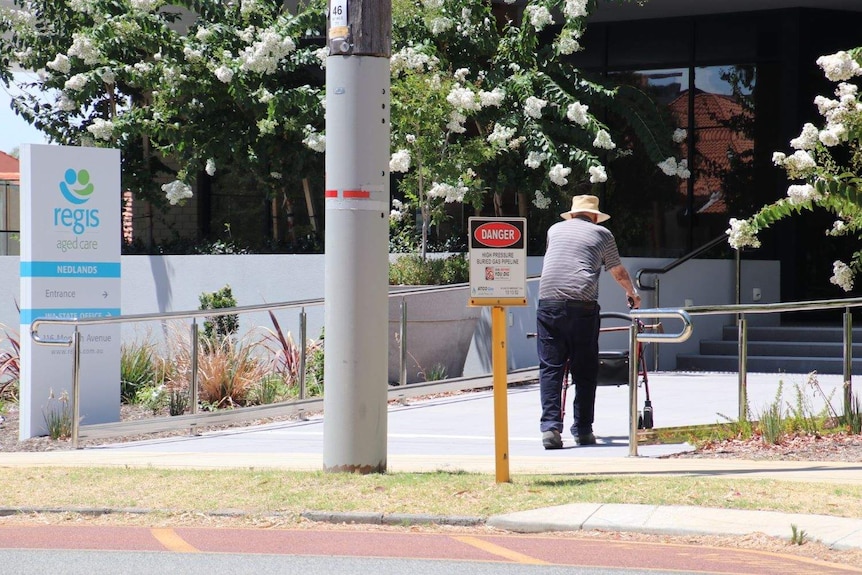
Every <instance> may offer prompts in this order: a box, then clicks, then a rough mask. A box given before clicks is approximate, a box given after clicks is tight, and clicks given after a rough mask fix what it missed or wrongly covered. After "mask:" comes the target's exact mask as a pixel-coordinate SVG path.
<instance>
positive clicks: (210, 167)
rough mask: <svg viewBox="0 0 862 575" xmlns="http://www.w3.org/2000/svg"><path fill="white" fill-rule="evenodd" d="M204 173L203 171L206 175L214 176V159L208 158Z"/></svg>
mask: <svg viewBox="0 0 862 575" xmlns="http://www.w3.org/2000/svg"><path fill="white" fill-rule="evenodd" d="M204 171H205V172H206V173H207V174H208V175H210V176H214V175H215V173H216V162H215V158H209V159H208V160H207V165H206V167H205V168H204Z"/></svg>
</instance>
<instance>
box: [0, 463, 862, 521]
mask: <svg viewBox="0 0 862 575" xmlns="http://www.w3.org/2000/svg"><path fill="white" fill-rule="evenodd" d="M0 485H2V493H3V496H2V500H0V507H5V508H41V509H45V508H67V509H87V508H89V509H93V508H97V509H103V508H108V509H129V508H136V509H146V510H153V511H162V512H170V513H188V512H199V513H213V512H218V511H226V510H242V511H244V512H247V513H250V514H257V515H265V514H273V513H278V514H283V515H287V516H291V515H294V514H295V515H297V516H298V514H300V513H302V512H305V511H331V512H350V511H363V512H376V513H421V514H431V515H457V516H471V517H483V518H484V517H488V516H491V515H496V514H501V513H508V512H513V511H520V510H525V509H535V508H539V507H546V506H553V505H563V504H567V503H632V504H648V505H696V506H704V507H716V508H728V509H758V510H770V511H780V512H787V513H815V514H824V515H832V516H836V517H862V486H855V485H829V484H823V483H802V482H790V481H775V480H753V479H752V480H747V479H737V478H734V479H727V478H704V477H681V476H674V477H668V476H661V477H653V476H640V475H626V476H607V475H522V476H516V477H513V478H512V482H511V483H496V482H495V481H494V477H493V475H488V474H474V473H460V472H459V473H450V472H436V473H387V474H371V475H354V474H338V473H325V472H322V471H319V472H300V471H281V470H252V469H248V470H192V471H190V470H167V469H155V468H144V469H139V468H125V469H122V468H59V467H30V468H17V467H9V468H0Z"/></svg>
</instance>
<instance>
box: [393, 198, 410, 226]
mask: <svg viewBox="0 0 862 575" xmlns="http://www.w3.org/2000/svg"><path fill="white" fill-rule="evenodd" d="M406 215H407V206H406V205H405V204H404V202H402V201H401V200H399V199H397V198H392V210H391V211H390V212H389V220H390V221H395V222H400V221H401V220H403V219H404V216H406Z"/></svg>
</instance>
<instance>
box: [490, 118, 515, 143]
mask: <svg viewBox="0 0 862 575" xmlns="http://www.w3.org/2000/svg"><path fill="white" fill-rule="evenodd" d="M515 132H516V130H515V128H512V127H508V126H504V125H503V124H499V123H498V124H494V130H493V131H492V132H491V133H490V134H488V138H487V140H488V143H489V144H491V145H492V146H493V145H495V144H496V145H499V146H508V144H509V140H511V139H512V137H513V136H514V135H515Z"/></svg>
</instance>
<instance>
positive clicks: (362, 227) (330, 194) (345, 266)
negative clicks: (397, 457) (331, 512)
mask: <svg viewBox="0 0 862 575" xmlns="http://www.w3.org/2000/svg"><path fill="white" fill-rule="evenodd" d="M327 28H328V29H327V43H328V47H329V56H328V57H327V59H326V186H325V196H326V233H325V239H326V263H325V270H324V271H325V274H326V279H325V286H324V287H325V299H326V311H325V315H324V325H325V336H324V337H325V342H326V344H325V345H326V352H325V355H324V357H325V360H324V374H325V380H326V391H325V393H324V402H323V409H324V420H323V468H324V470H326V471H332V472H348V473H383V472H385V471H386V432H387V388H388V385H389V383H388V381H387V378H388V349H387V345H388V343H387V342H388V337H387V329H388V321H389V307H388V293H389V280H388V266H389V56H390V53H391V37H392V4H391V0H329V12H328V23H327Z"/></svg>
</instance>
